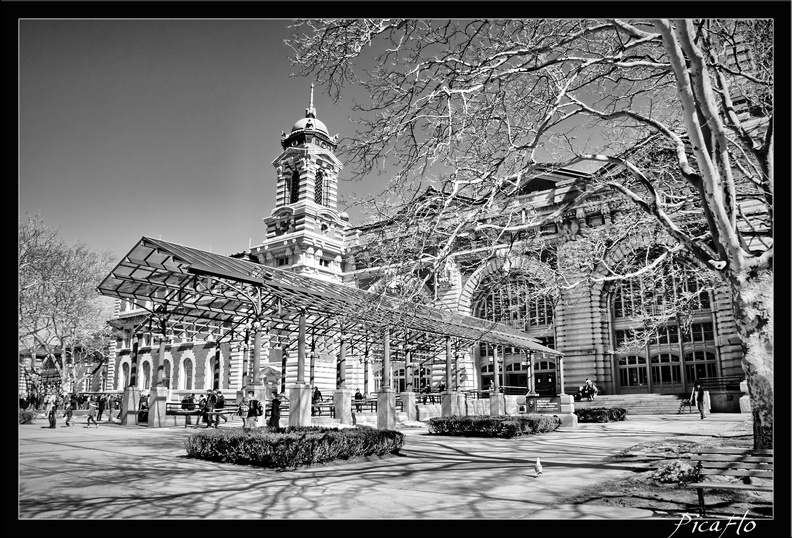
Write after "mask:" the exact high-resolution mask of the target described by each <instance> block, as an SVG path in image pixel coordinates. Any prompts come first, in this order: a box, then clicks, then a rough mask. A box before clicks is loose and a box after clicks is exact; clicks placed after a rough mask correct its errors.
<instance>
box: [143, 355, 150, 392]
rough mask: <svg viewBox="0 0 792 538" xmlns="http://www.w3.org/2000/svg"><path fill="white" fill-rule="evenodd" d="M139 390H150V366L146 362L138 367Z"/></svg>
mask: <svg viewBox="0 0 792 538" xmlns="http://www.w3.org/2000/svg"><path fill="white" fill-rule="evenodd" d="M140 388H142V389H143V390H148V389H150V388H151V364H150V363H149V362H148V361H145V362H144V363H143V364H142V365H141V367H140Z"/></svg>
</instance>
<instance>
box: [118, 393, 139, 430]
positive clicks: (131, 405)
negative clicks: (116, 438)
mask: <svg viewBox="0 0 792 538" xmlns="http://www.w3.org/2000/svg"><path fill="white" fill-rule="evenodd" d="M139 407H140V389H139V388H137V387H126V388H125V389H124V394H123V396H122V397H121V425H122V426H136V425H137V422H138V421H137V416H138V409H139Z"/></svg>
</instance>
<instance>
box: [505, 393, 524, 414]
mask: <svg viewBox="0 0 792 538" xmlns="http://www.w3.org/2000/svg"><path fill="white" fill-rule="evenodd" d="M523 399H525V397H523ZM503 413H504V414H505V415H511V416H514V415H517V414H519V413H520V406H519V404H518V403H517V396H511V395H504V396H503Z"/></svg>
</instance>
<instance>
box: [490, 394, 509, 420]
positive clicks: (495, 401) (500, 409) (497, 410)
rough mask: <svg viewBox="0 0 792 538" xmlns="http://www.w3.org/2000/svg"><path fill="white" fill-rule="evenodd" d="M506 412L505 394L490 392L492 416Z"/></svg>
mask: <svg viewBox="0 0 792 538" xmlns="http://www.w3.org/2000/svg"><path fill="white" fill-rule="evenodd" d="M505 414H506V401H505V399H504V398H503V394H490V416H493V417H498V416H501V415H505Z"/></svg>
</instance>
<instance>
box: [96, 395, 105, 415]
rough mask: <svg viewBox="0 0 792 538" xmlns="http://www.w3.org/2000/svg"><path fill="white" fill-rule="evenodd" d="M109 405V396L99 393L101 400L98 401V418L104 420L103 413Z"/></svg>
mask: <svg viewBox="0 0 792 538" xmlns="http://www.w3.org/2000/svg"><path fill="white" fill-rule="evenodd" d="M106 405H107V398H106V397H105V395H104V394H100V395H99V401H98V402H97V406H96V407H97V416H96V420H102V414H103V413H104V410H105V406H106Z"/></svg>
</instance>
